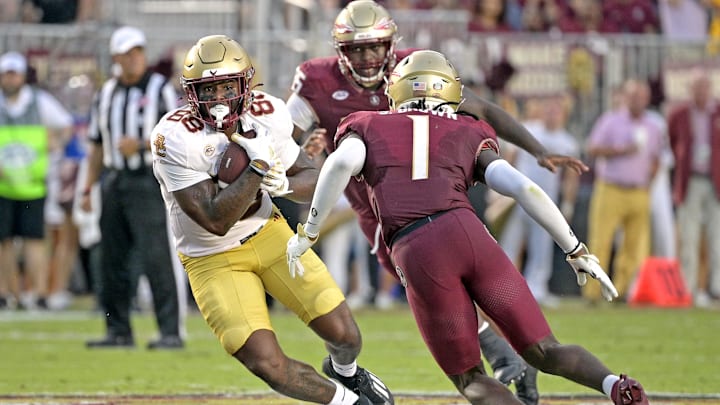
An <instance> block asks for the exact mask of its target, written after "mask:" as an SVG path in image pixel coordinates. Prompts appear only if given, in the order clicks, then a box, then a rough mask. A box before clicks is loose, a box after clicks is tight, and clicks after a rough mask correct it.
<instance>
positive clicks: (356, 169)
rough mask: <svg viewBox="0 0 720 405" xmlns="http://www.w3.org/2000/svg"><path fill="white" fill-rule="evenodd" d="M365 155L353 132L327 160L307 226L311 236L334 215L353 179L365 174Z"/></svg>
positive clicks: (358, 139)
mask: <svg viewBox="0 0 720 405" xmlns="http://www.w3.org/2000/svg"><path fill="white" fill-rule="evenodd" d="M365 154H366V149H365V144H364V143H363V141H362V140H361V139H360V138H358V137H357V136H356V135H355V134H353V133H352V132H351V133H350V134H349V135H348V136H347V137H345V139H343V141H342V142H341V143H340V145H338V148H337V149H336V150H335V151H334V152H333V153H331V154H330V156H328V158H327V159H326V160H325V164H323V167H322V169H321V170H320V176H319V177H318V181H317V187H316V188H315V195H314V196H313V199H312V204H311V205H310V211H309V213H308V219H307V222H306V224H305V231H306V232H307V233H308V235H317V234H318V233H320V227H321V225H322V222H323V221H324V220H325V219H326V218H327V216H328V215H329V214H330V211H332V209H333V207H334V206H335V203H336V202H337V200H338V199H339V198H340V195H342V193H343V191H344V190H345V188H346V187H347V184H348V182H349V181H350V178H351V177H352V176H355V175H357V174H359V173H360V171H361V170H362V168H363V165H364V164H365Z"/></svg>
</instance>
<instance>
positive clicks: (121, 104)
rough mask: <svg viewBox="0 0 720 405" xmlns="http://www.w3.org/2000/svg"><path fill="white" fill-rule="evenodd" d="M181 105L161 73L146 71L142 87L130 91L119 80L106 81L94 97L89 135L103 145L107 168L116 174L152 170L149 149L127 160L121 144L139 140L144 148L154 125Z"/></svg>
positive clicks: (136, 85) (140, 85)
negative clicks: (121, 140)
mask: <svg viewBox="0 0 720 405" xmlns="http://www.w3.org/2000/svg"><path fill="white" fill-rule="evenodd" d="M178 104H179V98H178V95H177V92H176V91H175V88H174V87H173V85H172V83H171V82H170V81H169V79H168V78H167V77H165V76H163V75H161V74H159V73H155V72H152V71H147V72H146V73H145V75H144V76H143V78H142V80H140V82H139V83H136V84H134V85H132V86H129V87H127V86H124V85H123V84H121V83H120V82H119V81H118V80H117V79H116V78H112V79H109V80H108V81H106V82H105V84H103V86H102V88H101V89H100V91H99V92H98V93H97V94H96V95H95V102H94V103H93V109H92V114H91V117H90V127H89V133H88V137H89V138H90V140H91V141H93V142H95V143H97V144H101V145H102V148H103V164H104V165H105V167H107V168H109V169H116V170H124V169H129V170H138V169H141V168H146V167H147V168H149V167H152V155H151V153H150V150H149V149H146V148H142V149H141V150H140V151H138V153H136V154H134V155H133V156H130V157H127V158H126V157H124V156H123V155H122V154H121V153H120V151H119V150H118V148H117V143H118V140H119V139H121V138H122V137H132V138H138V139H140V140H141V142H142V144H143V145H144V144H145V142H146V141H147V140H149V139H150V133H151V132H152V130H153V128H154V127H155V124H157V123H158V121H160V118H162V116H163V115H165V113H167V112H168V111H169V110H171V109H174V108H175V107H177V106H178Z"/></svg>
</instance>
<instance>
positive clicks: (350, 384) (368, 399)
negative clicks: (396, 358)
mask: <svg viewBox="0 0 720 405" xmlns="http://www.w3.org/2000/svg"><path fill="white" fill-rule="evenodd" d="M322 371H323V373H325V375H327V376H328V377H330V378H332V379H333V380H336V381H338V382H339V383H340V384H342V385H344V386H345V387H347V388H348V389H350V390H352V391H353V392H354V393H356V394H357V395H358V396H359V397H360V399H358V402H356V404H360V405H365V404H372V405H395V399H394V398H393V395H392V393H391V392H390V390H389V389H388V387H387V386H386V385H385V383H383V382H382V381H381V380H380V378H378V377H377V376H376V375H375V374H373V373H371V372H369V371H367V370H365V369H364V368H362V367H359V366H358V368H357V372H356V373H355V375H354V376H352V377H344V376H341V375H340V374H338V373H336V372H335V369H333V367H332V362H331V361H330V356H328V357H326V358H325V359H324V360H323V364H322Z"/></svg>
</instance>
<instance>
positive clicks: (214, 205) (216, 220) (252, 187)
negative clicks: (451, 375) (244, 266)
mask: <svg viewBox="0 0 720 405" xmlns="http://www.w3.org/2000/svg"><path fill="white" fill-rule="evenodd" d="M262 179H263V176H262V175H260V173H259V172H257V171H255V170H253V169H251V168H250V166H248V168H247V169H245V171H244V172H243V173H242V174H241V175H240V176H238V178H237V179H235V181H233V182H232V183H230V185H228V186H227V187H226V188H224V189H222V190H220V189H219V188H218V186H217V184H215V182H213V181H212V180H211V179H207V180H204V181H201V182H199V183H195V184H193V185H192V186H189V187H186V188H183V189H181V190H177V191H174V192H173V196H174V197H175V200H176V201H177V203H178V205H179V206H180V208H181V209H182V210H183V211H184V212H185V213H186V214H187V215H188V216H189V217H190V218H191V219H192V220H193V221H195V222H197V224H198V225H200V226H202V227H203V228H205V230H207V231H208V232H210V233H212V234H215V235H218V236H223V235H225V234H226V233H227V232H228V231H229V230H230V228H232V226H233V225H234V224H235V223H236V222H237V221H239V220H240V219H241V218H242V217H243V215H244V214H245V212H246V211H247V210H248V208H250V206H251V205H252V203H253V202H255V200H256V197H257V194H258V190H259V189H260V183H261V182H262Z"/></svg>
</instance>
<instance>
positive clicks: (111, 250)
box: [82, 27, 185, 349]
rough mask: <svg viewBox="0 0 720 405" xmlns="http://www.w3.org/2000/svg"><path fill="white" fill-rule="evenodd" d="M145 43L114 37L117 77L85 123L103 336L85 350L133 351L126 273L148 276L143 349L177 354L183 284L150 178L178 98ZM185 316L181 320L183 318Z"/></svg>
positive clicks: (121, 34)
mask: <svg viewBox="0 0 720 405" xmlns="http://www.w3.org/2000/svg"><path fill="white" fill-rule="evenodd" d="M145 45H146V39H145V35H144V33H143V32H142V31H140V30H138V29H137V28H134V27H122V28H119V29H118V30H116V31H115V32H114V33H113V35H112V37H111V40H110V53H111V54H112V58H113V62H114V63H115V65H114V67H115V68H116V69H114V70H115V71H114V72H113V73H115V77H113V78H111V79H109V80H107V81H106V82H105V83H104V84H103V86H102V88H101V89H100V91H99V92H98V93H97V94H96V97H95V104H94V107H93V110H92V115H91V121H90V132H89V137H90V140H91V141H92V148H91V151H90V156H89V169H88V176H87V180H86V188H85V191H84V197H83V201H82V205H83V208H84V209H86V210H90V209H92V203H91V200H90V196H89V194H90V189H91V187H92V185H93V184H94V183H95V182H96V181H97V180H98V179H99V178H100V174H101V172H102V171H103V167H104V169H105V173H106V175H105V176H104V178H103V181H102V211H101V216H100V230H101V232H102V239H101V242H100V247H101V255H102V260H101V266H102V267H101V268H100V291H98V292H97V294H98V298H99V301H100V304H101V306H102V309H103V311H104V312H105V323H106V327H107V333H106V335H105V337H104V338H102V339H100V340H94V341H88V342H87V347H88V348H107V347H133V346H135V340H134V337H133V332H132V328H131V325H130V310H131V302H132V297H133V296H134V292H133V291H131V289H132V288H133V287H135V283H133V282H132V270H131V269H132V267H131V265H139V266H140V267H141V270H142V271H143V273H144V274H145V275H146V276H147V279H148V281H149V284H150V288H151V291H152V296H153V305H154V309H155V316H156V318H157V324H158V327H159V329H160V338H159V339H158V340H155V341H151V342H150V343H149V344H148V349H179V348H182V347H183V340H182V338H181V330H182V326H181V322H182V321H183V316H182V315H181V311H180V308H181V307H182V305H181V302H180V301H181V298H184V294H183V293H182V292H179V291H180V288H184V287H185V282H184V278H182V277H181V275H180V274H177V273H179V271H178V270H176V269H177V267H175V268H174V266H173V260H172V259H171V249H170V241H169V240H168V230H167V222H166V211H165V206H164V203H163V200H162V196H161V194H160V187H159V185H158V184H157V181H156V180H155V177H154V176H153V173H152V156H151V154H150V144H149V139H150V132H151V131H152V129H153V127H154V126H155V124H156V123H157V122H158V121H159V120H160V118H161V117H162V116H163V115H164V114H165V113H166V112H167V111H169V110H171V109H173V108H175V107H176V106H177V105H178V101H179V98H178V95H177V93H176V91H175V89H174V87H173V85H172V83H171V82H170V81H169V80H168V78H166V77H165V76H163V75H161V74H159V73H154V72H152V71H150V70H149V69H148V67H147V59H146V56H145ZM183 315H184V314H183Z"/></svg>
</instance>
